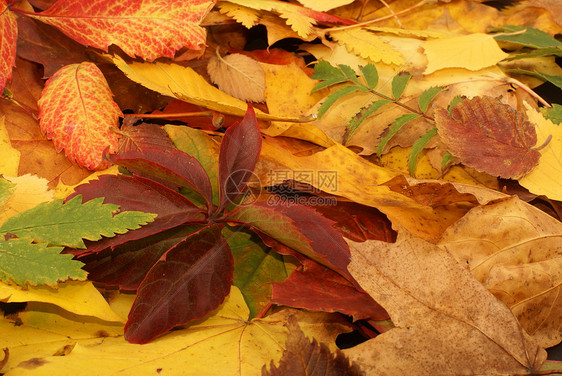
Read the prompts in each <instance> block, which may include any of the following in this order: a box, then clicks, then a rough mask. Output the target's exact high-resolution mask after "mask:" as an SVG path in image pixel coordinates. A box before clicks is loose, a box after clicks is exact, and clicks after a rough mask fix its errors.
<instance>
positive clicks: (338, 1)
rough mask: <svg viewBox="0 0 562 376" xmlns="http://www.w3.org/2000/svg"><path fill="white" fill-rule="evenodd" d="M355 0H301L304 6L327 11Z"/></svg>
mask: <svg viewBox="0 0 562 376" xmlns="http://www.w3.org/2000/svg"><path fill="white" fill-rule="evenodd" d="M353 1H354V0H321V1H319V0H299V3H301V4H302V5H303V6H305V7H307V8H310V9H312V10H315V11H318V12H326V11H329V10H331V9H334V8H337V7H341V6H344V5H347V4H351V3H353Z"/></svg>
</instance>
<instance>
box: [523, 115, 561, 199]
mask: <svg viewBox="0 0 562 376" xmlns="http://www.w3.org/2000/svg"><path fill="white" fill-rule="evenodd" d="M527 116H528V117H529V121H531V122H532V123H534V124H535V129H536V131H537V143H536V146H540V145H544V144H545V143H547V142H548V143H547V144H546V145H545V146H544V148H542V149H540V153H541V159H540V160H539V164H538V165H537V166H536V167H535V168H534V169H532V170H531V172H529V173H528V174H527V175H525V176H523V177H522V178H521V179H519V184H521V185H522V186H523V187H525V188H527V189H528V190H529V191H530V192H531V193H534V194H537V195H545V196H547V197H548V198H550V199H552V200H558V201H562V163H561V161H562V126H561V125H557V124H554V123H553V122H552V121H550V120H547V119H545V118H544V116H543V115H542V114H541V113H540V112H538V111H536V110H534V109H532V108H531V107H530V106H527Z"/></svg>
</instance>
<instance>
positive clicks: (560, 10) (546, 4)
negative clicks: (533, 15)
mask: <svg viewBox="0 0 562 376" xmlns="http://www.w3.org/2000/svg"><path fill="white" fill-rule="evenodd" d="M527 4H528V5H529V6H534V7H538V8H544V9H546V10H547V11H548V12H549V13H550V15H551V16H552V19H553V20H554V22H556V23H557V24H558V25H560V26H562V3H560V1H558V0H527Z"/></svg>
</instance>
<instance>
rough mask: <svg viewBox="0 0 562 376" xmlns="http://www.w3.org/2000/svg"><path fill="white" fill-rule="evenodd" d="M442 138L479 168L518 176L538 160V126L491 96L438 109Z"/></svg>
mask: <svg viewBox="0 0 562 376" xmlns="http://www.w3.org/2000/svg"><path fill="white" fill-rule="evenodd" d="M435 122H436V124H437V129H438V130H439V136H440V137H441V140H442V141H443V142H444V143H445V145H447V148H448V149H449V151H450V152H451V154H453V155H454V156H456V157H458V158H459V159H460V161H461V162H462V163H463V164H465V165H467V166H469V167H473V168H475V169H476V170H479V171H483V172H486V173H488V174H490V175H495V176H500V177H503V178H512V179H518V178H520V177H522V176H523V175H525V174H527V173H528V172H529V171H531V170H532V169H533V167H535V166H536V165H537V164H538V163H539V158H540V156H541V155H540V153H539V152H538V151H536V150H532V149H531V148H532V147H533V146H535V143H536V140H537V135H536V132H535V127H534V126H533V124H531V123H530V122H529V121H528V120H527V119H526V118H525V115H524V114H522V113H520V112H518V111H516V110H514V109H513V108H512V107H511V106H509V105H506V104H503V103H501V102H500V101H499V100H497V99H493V98H491V97H487V96H484V97H475V98H474V99H465V100H464V101H462V102H461V103H459V104H457V105H456V106H455V107H453V110H452V116H451V115H449V113H448V112H447V110H445V109H444V108H436V109H435Z"/></svg>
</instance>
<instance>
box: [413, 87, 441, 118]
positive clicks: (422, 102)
mask: <svg viewBox="0 0 562 376" xmlns="http://www.w3.org/2000/svg"><path fill="white" fill-rule="evenodd" d="M441 91H443V89H442V88H440V87H437V86H434V87H430V88H429V89H427V90H426V91H424V92H423V93H421V95H420V97H419V99H418V106H419V107H420V111H421V112H423V113H425V112H426V111H427V109H428V107H429V104H430V103H431V101H432V100H433V99H434V98H435V96H436V95H437V94H439V93H440V92H441Z"/></svg>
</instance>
